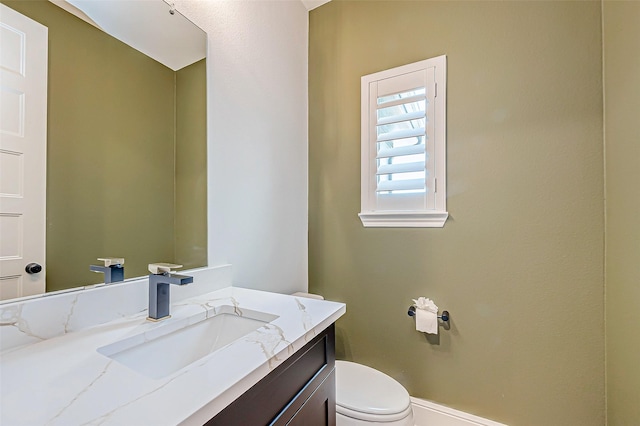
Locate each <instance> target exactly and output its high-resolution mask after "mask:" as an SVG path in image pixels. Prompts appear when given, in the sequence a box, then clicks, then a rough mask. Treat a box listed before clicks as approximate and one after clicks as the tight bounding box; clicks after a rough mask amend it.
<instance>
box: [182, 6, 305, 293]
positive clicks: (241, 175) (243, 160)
mask: <svg viewBox="0 0 640 426" xmlns="http://www.w3.org/2000/svg"><path fill="white" fill-rule="evenodd" d="M175 4H176V8H177V9H178V11H180V12H181V13H183V14H184V15H185V16H186V17H187V18H189V19H191V20H192V21H193V22H194V23H196V24H197V25H198V26H200V27H201V28H202V29H204V30H205V31H207V33H208V35H209V57H208V65H207V67H208V69H207V79H208V80H207V85H208V87H207V92H208V102H209V103H208V131H209V134H208V158H207V161H208V168H209V187H208V191H209V230H208V234H209V265H210V266H215V265H222V264H225V263H230V264H232V265H233V271H234V272H233V274H234V277H233V282H234V284H236V285H241V286H245V287H250V288H256V289H264V290H270V291H276V292H293V291H299V290H306V289H307V191H308V189H307V188H308V185H307V162H308V161H307V139H308V138H307V135H308V132H307V122H308V115H307V104H308V102H307V64H308V48H307V46H308V14H307V10H306V8H305V7H304V5H303V4H302V3H301V2H300V1H298V0H289V1H267V0H261V1H246V0H241V1H213V0H208V1H203V0H199V1H195V0H177V1H176V2H175Z"/></svg>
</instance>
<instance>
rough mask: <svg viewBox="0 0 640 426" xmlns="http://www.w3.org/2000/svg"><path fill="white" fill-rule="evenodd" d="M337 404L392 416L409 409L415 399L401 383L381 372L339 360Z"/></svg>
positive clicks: (337, 369) (364, 411)
mask: <svg viewBox="0 0 640 426" xmlns="http://www.w3.org/2000/svg"><path fill="white" fill-rule="evenodd" d="M336 403H337V405H339V406H342V407H345V408H347V409H349V410H353V411H358V412H361V413H367V414H377V415H391V414H397V413H400V412H403V411H405V410H406V409H407V407H408V406H409V405H411V399H410V398H409V393H408V392H407V390H406V389H405V388H404V387H403V386H402V385H401V384H400V383H398V382H397V381H396V380H394V379H393V378H391V377H389V376H387V375H386V374H384V373H382V372H381V371H378V370H375V369H373V368H371V367H367V366H366V365H362V364H356V363H354V362H349V361H336Z"/></svg>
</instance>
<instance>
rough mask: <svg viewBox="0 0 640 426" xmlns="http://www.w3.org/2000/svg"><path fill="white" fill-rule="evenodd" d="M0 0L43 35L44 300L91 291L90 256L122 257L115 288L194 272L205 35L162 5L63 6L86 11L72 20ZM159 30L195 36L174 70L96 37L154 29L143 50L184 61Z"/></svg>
mask: <svg viewBox="0 0 640 426" xmlns="http://www.w3.org/2000/svg"><path fill="white" fill-rule="evenodd" d="M0 1H1V2H2V3H3V4H5V5H6V6H8V7H10V8H12V9H14V10H16V11H18V12H20V13H21V14H23V15H26V16H28V17H30V18H31V19H33V20H35V21H37V22H40V23H41V24H43V25H45V26H46V27H48V33H49V50H48V54H49V58H48V64H49V66H48V90H47V91H48V95H47V98H48V99H47V104H48V114H47V116H48V117H47V214H46V217H47V221H46V266H45V270H46V280H47V285H46V288H47V292H50V291H56V290H62V289H68V288H72V287H77V286H86V285H89V284H95V283H101V282H103V281H104V277H103V275H102V274H96V273H93V272H90V271H89V265H91V264H99V262H98V261H97V258H101V257H124V258H125V264H124V267H125V278H127V279H128V278H132V277H136V276H141V275H146V274H148V272H147V265H148V264H149V263H153V262H170V263H177V264H181V265H184V267H185V268H194V267H200V266H205V265H206V261H207V247H206V243H207V229H206V175H207V171H206V33H205V32H204V31H202V30H201V29H199V28H197V27H196V26H195V25H194V24H193V23H191V22H190V21H188V20H187V19H186V18H185V17H184V16H182V15H180V13H179V12H178V11H172V8H171V6H169V5H168V4H166V3H165V2H163V0H148V1H134V0H131V1H127V0H107V1H104V0H103V1H88V0H68V5H71V7H66V8H65V9H70V10H74V9H75V6H78V7H85V6H87V7H86V10H85V11H84V12H82V11H79V10H77V9H75V12H74V14H75V15H76V16H74V14H72V13H69V12H68V11H67V10H65V9H63V8H61V7H59V6H58V5H57V4H58V3H66V2H64V1H63V0H55V1H56V4H54V3H53V0H52V1H48V0H37V1H11V0H0ZM83 3H84V4H85V5H83ZM74 5H75V6H74ZM127 5H128V6H132V5H133V6H135V7H136V8H138V9H139V8H141V7H147V6H156V9H157V6H160V9H161V11H160V12H157V13H160V14H162V16H163V18H162V19H164V18H166V19H169V22H170V23H169V24H168V23H162V24H160V25H152V24H154V23H157V20H158V19H160V18H158V17H156V15H154V13H156V12H150V11H145V10H135V11H133V9H127V10H124V9H122V8H123V7H125V8H126V7H127ZM93 6H106V9H107V11H109V10H110V11H111V12H112V15H113V16H115V17H116V19H115V21H111V22H110V21H109V20H108V19H107V20H103V19H102V18H101V17H100V16H101V15H100V12H99V11H98V12H96V10H94V8H92V7H93ZM152 8H153V7H152ZM76 12H77V13H76ZM171 12H175V13H171ZM83 13H84V14H85V15H86V16H85V17H84V18H85V20H82V19H80V18H78V16H80V15H82V14H83ZM87 17H88V19H87ZM86 20H89V21H93V22H92V24H90V23H88V22H86ZM113 22H115V23H116V24H117V25H112V24H113ZM177 22H179V24H178V23H177ZM171 23H174V24H175V25H176V26H181V27H185V26H187V27H189V28H191V29H190V30H186V31H193V30H194V29H195V31H196V32H198V33H199V34H200V41H199V42H197V43H195V44H199V46H198V49H199V52H200V53H196V54H195V56H193V55H192V57H191V58H190V59H186V60H184V61H183V63H179V62H170V60H166V59H157V60H156V59H152V58H151V57H149V56H147V55H146V54H143V53H141V52H140V51H138V50H136V49H134V48H132V47H131V46H129V45H128V44H126V43H124V42H122V41H120V40H118V39H117V38H115V37H112V36H111V35H108V34H107V33H106V32H104V31H103V30H102V29H108V28H111V27H112V26H114V27H117V28H114V30H115V31H119V32H120V33H121V34H125V35H124V36H122V35H120V37H122V38H123V39H125V38H126V37H128V36H127V34H134V36H136V34H137V35H138V36H139V35H140V33H144V34H146V35H148V34H149V32H150V31H151V30H152V28H153V27H154V26H155V27H159V28H160V30H161V34H155V35H152V36H151V37H147V39H150V40H152V41H156V42H158V43H155V45H156V50H157V51H160V53H161V54H168V55H165V56H169V57H171V56H172V55H171V51H175V50H176V49H177V51H178V52H179V53H185V52H186V51H187V50H189V51H191V50H193V49H191V48H190V47H189V49H187V48H186V47H184V46H181V45H180V44H179V43H178V39H179V36H178V35H171V36H168V37H166V35H167V34H166V33H167V32H168V31H167V28H168V26H169V25H172V24H171ZM96 26H98V27H101V28H102V29H99V28H96ZM132 29H133V30H134V31H130V30H132ZM128 42H129V41H128ZM131 43H132V44H134V42H131ZM158 46H159V47H158ZM198 49H196V50H198ZM147 53H149V52H147ZM149 54H153V53H149ZM197 55H200V56H199V58H198V56H197ZM174 56H175V55H174ZM160 60H162V61H163V62H166V63H168V64H169V66H167V65H165V64H163V63H160V62H159V61H160ZM167 61H169V62H167Z"/></svg>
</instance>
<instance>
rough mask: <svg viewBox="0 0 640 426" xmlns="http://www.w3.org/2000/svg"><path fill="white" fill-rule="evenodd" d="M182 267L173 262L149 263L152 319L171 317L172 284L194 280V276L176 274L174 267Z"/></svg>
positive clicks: (150, 317)
mask: <svg viewBox="0 0 640 426" xmlns="http://www.w3.org/2000/svg"><path fill="white" fill-rule="evenodd" d="M176 268H182V265H173V264H171V263H151V264H149V272H151V274H150V275H149V316H148V317H147V319H148V320H150V321H160V320H163V319H167V318H169V317H171V315H169V309H170V306H171V298H170V295H171V292H170V291H169V290H170V288H169V287H170V286H171V284H175V285H185V284H191V283H192V282H193V277H190V276H187V275H178V274H174V271H173V269H176Z"/></svg>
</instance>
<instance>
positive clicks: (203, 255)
mask: <svg viewBox="0 0 640 426" xmlns="http://www.w3.org/2000/svg"><path fill="white" fill-rule="evenodd" d="M206 72H207V61H206V60H205V59H203V60H201V61H199V62H196V63H195V64H192V65H190V66H188V67H184V68H182V69H181V70H179V71H178V72H177V73H176V202H175V215H176V217H175V227H176V230H175V236H176V238H175V250H176V256H175V260H176V262H177V263H179V264H181V265H184V266H185V268H192V267H197V266H203V265H206V264H207V78H206V77H207V75H206Z"/></svg>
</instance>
